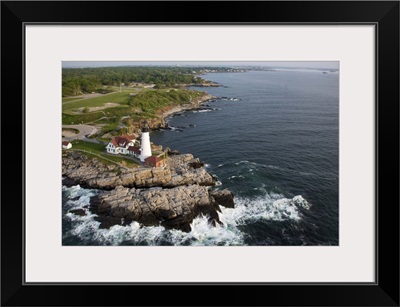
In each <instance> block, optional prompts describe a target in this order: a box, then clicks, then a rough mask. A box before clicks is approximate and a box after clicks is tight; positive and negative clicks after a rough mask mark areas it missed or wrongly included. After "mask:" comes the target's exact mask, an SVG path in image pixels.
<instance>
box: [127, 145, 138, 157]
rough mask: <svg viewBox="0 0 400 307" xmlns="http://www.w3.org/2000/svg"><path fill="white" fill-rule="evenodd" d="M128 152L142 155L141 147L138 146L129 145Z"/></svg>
mask: <svg viewBox="0 0 400 307" xmlns="http://www.w3.org/2000/svg"><path fill="white" fill-rule="evenodd" d="M128 154H130V155H132V156H134V157H136V158H139V157H140V148H139V147H136V146H129V147H128Z"/></svg>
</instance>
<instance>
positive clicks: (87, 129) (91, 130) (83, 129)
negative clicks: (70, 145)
mask: <svg viewBox="0 0 400 307" xmlns="http://www.w3.org/2000/svg"><path fill="white" fill-rule="evenodd" d="M62 127H63V128H73V129H78V130H79V133H78V134H74V133H72V132H70V131H68V132H67V133H65V132H63V140H67V141H71V140H82V139H84V138H86V136H89V135H91V134H95V133H96V132H97V128H96V127H93V126H89V125H63V126H62Z"/></svg>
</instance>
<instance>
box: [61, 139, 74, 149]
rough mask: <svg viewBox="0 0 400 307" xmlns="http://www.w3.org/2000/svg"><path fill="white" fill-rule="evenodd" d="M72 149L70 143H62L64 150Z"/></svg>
mask: <svg viewBox="0 0 400 307" xmlns="http://www.w3.org/2000/svg"><path fill="white" fill-rule="evenodd" d="M71 147H72V144H71V143H70V142H68V141H63V142H62V148H63V149H70V148H71Z"/></svg>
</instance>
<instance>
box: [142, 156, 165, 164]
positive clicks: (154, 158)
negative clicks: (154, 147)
mask: <svg viewBox="0 0 400 307" xmlns="http://www.w3.org/2000/svg"><path fill="white" fill-rule="evenodd" d="M162 160H163V159H162V158H160V157H156V156H150V157H147V158H146V159H144V161H146V162H150V163H152V164H156V163H157V162H160V161H162Z"/></svg>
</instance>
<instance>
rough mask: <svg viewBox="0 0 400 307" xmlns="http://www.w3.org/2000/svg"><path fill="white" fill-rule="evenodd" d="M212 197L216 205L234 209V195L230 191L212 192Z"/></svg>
mask: <svg viewBox="0 0 400 307" xmlns="http://www.w3.org/2000/svg"><path fill="white" fill-rule="evenodd" d="M210 194H211V196H212V197H214V199H215V201H216V203H217V204H218V205H220V206H223V207H226V208H234V207H235V204H234V202H233V194H232V192H231V191H229V190H228V189H225V190H218V191H212V192H211V193H210Z"/></svg>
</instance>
